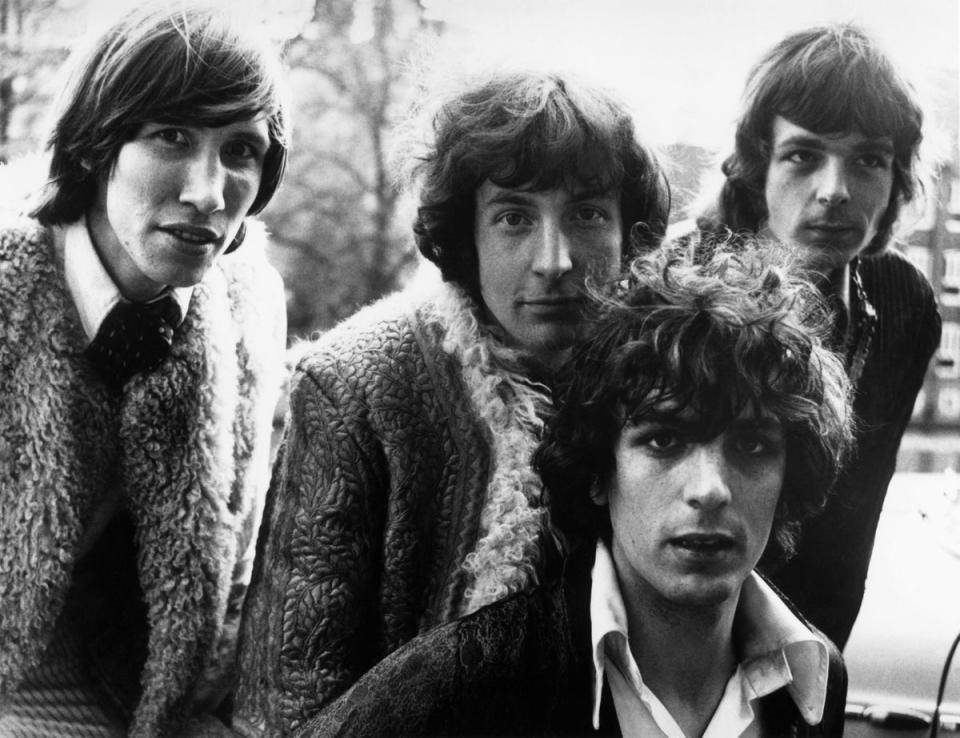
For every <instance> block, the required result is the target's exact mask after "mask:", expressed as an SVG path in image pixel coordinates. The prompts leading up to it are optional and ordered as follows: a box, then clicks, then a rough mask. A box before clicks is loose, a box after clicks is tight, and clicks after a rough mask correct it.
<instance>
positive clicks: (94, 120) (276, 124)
mask: <svg viewBox="0 0 960 738" xmlns="http://www.w3.org/2000/svg"><path fill="white" fill-rule="evenodd" d="M285 97H286V88H285V87H284V83H283V76H282V74H281V69H280V64H279V61H278V60H277V59H276V58H275V56H274V54H273V53H272V51H271V50H270V49H269V48H267V47H265V46H264V45H263V44H262V43H261V42H260V41H259V40H258V39H256V38H254V37H253V36H252V35H251V34H250V33H248V32H246V31H243V30H241V29H240V28H239V26H238V25H237V24H236V23H235V22H233V21H231V20H230V19H229V18H227V17H226V15H225V14H224V13H223V11H222V10H220V11H218V10H216V9H214V8H207V7H203V6H196V7H194V6H189V5H185V6H180V5H177V4H175V7H174V8H171V7H169V3H168V4H167V5H165V6H159V5H150V6H148V7H146V8H144V9H138V10H134V11H131V12H130V13H128V14H126V15H125V16H123V18H121V19H120V20H119V21H118V22H117V23H115V24H114V25H113V26H111V27H110V28H109V29H107V31H106V32H104V34H103V35H102V36H100V37H99V38H98V39H97V40H96V41H95V43H94V44H93V45H92V47H91V48H90V49H88V50H86V51H85V53H83V54H81V55H79V56H78V57H75V59H74V60H73V72H72V75H71V77H70V78H69V81H68V83H67V85H66V87H65V88H64V90H63V91H62V93H61V99H60V103H59V108H58V112H57V115H56V119H55V122H54V127H53V132H52V133H51V135H50V139H49V142H48V148H49V149H50V150H51V154H52V156H51V160H50V172H49V178H48V183H47V186H46V189H45V191H44V193H43V195H42V198H41V200H40V202H39V203H38V205H37V206H36V207H35V208H34V209H33V210H32V212H31V215H32V216H33V217H35V218H37V219H38V220H39V221H40V222H41V223H43V224H44V225H55V224H60V223H71V222H73V221H75V220H77V219H79V218H80V217H81V216H82V215H83V214H84V213H85V212H86V211H87V210H88V209H89V208H90V206H91V205H92V203H93V200H94V198H95V196H96V194H97V190H98V184H99V182H100V181H101V180H102V179H103V178H104V177H105V176H107V175H109V173H110V172H111V170H112V169H113V166H114V164H115V163H116V161H117V157H118V156H119V154H120V149H121V148H122V147H123V145H124V144H126V143H127V142H128V141H131V140H132V139H133V138H134V136H135V135H136V133H137V130H138V129H139V128H140V127H141V126H142V125H143V124H145V123H149V122H162V123H179V124H185V125H195V126H206V127H219V126H224V125H227V124H230V123H234V122H237V121H241V120H246V119H248V118H253V117H255V116H259V115H262V116H264V117H265V118H266V120H267V128H268V131H269V136H270V146H269V149H268V150H267V153H266V156H265V158H264V162H263V172H262V174H261V178H260V188H259V190H258V192H257V195H256V198H255V199H254V201H253V205H252V206H251V208H250V211H249V214H250V215H254V214H256V213H259V212H260V211H261V210H263V208H264V207H266V205H267V203H268V202H269V201H270V198H271V197H273V194H274V192H275V191H276V189H277V187H278V186H279V184H280V181H281V179H282V178H283V172H284V169H285V167H286V161H287V149H288V146H289V142H288V139H289V130H288V128H289V123H288V120H287V110H286V106H285Z"/></svg>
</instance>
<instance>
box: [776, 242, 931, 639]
mask: <svg viewBox="0 0 960 738" xmlns="http://www.w3.org/2000/svg"><path fill="white" fill-rule="evenodd" d="M860 277H861V279H862V281H863V288H864V292H865V293H866V296H867V299H868V301H869V302H870V303H871V304H872V305H873V307H874V309H875V310H876V313H877V325H876V333H875V334H874V337H873V341H872V343H871V346H870V353H869V354H868V356H867V360H866V364H865V365H864V368H863V373H862V374H861V376H860V378H859V380H858V381H857V383H856V386H855V387H854V391H855V395H854V404H853V406H854V411H855V413H856V416H857V421H858V425H859V428H858V435H857V442H856V449H855V457H854V458H853V459H852V461H851V462H850V464H849V465H848V467H847V468H846V469H845V470H844V472H843V473H842V475H841V477H840V479H839V480H838V482H837V485H836V487H835V488H834V491H833V493H832V495H831V496H830V498H829V499H828V500H827V505H826V507H825V509H824V511H823V512H822V513H821V514H820V515H819V516H818V517H816V518H814V519H813V520H810V521H809V522H808V523H807V524H806V525H805V526H804V528H803V530H802V533H801V536H800V541H799V545H798V549H797V554H796V556H794V558H792V559H791V560H790V561H789V562H788V563H787V564H786V565H784V566H783V567H781V568H780V569H778V570H776V571H773V572H770V573H771V578H772V579H773V581H774V582H775V583H776V584H777V586H778V587H779V588H780V589H781V590H782V591H783V593H784V594H786V595H787V596H788V597H789V598H790V599H791V600H793V602H794V603H795V604H796V605H797V606H798V607H799V608H800V610H801V612H803V613H804V614H805V615H806V616H807V617H808V618H809V619H810V620H811V621H812V622H813V623H814V624H815V625H816V626H817V627H818V628H820V630H822V631H823V632H824V633H826V634H827V635H828V636H829V637H830V639H831V640H832V641H833V642H834V643H836V644H837V646H838V647H839V648H841V649H843V647H844V645H845V644H846V642H847V639H848V638H849V636H850V631H851V629H852V628H853V624H854V621H855V620H856V618H857V613H858V612H859V611H860V603H861V601H862V600H863V593H864V584H865V582H866V577H867V568H868V566H869V564H870V556H871V553H872V552H873V541H874V536H875V534H876V530H877V523H878V521H879V518H880V510H881V508H882V507H883V500H884V498H885V497H886V494H887V487H888V486H889V484H890V478H891V477H892V476H893V472H894V469H895V468H896V460H897V450H898V449H899V447H900V439H901V437H902V436H903V432H904V430H905V428H906V426H907V423H908V422H909V420H910V415H911V413H912V411H913V405H914V402H915V400H916V397H917V393H918V392H919V391H920V387H921V385H922V384H923V378H924V375H925V373H926V370H927V364H928V363H929V361H930V357H931V356H932V355H933V353H934V351H936V349H937V347H938V346H939V344H940V314H939V311H938V309H937V302H936V299H935V297H934V294H933V289H932V288H931V287H930V284H929V282H928V281H927V279H926V278H925V277H924V276H923V275H922V274H921V273H920V272H919V271H918V270H917V269H916V267H914V266H913V264H911V263H910V262H909V261H908V260H907V259H906V258H905V257H904V256H903V255H902V254H901V253H899V252H898V251H896V250H893V249H888V250H886V251H883V252H881V253H879V254H874V255H871V256H864V257H861V258H860Z"/></svg>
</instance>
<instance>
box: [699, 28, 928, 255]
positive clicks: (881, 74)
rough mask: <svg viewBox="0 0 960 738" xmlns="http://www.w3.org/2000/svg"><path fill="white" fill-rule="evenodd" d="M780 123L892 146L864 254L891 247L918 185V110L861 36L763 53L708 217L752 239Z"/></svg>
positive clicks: (831, 31)
mask: <svg viewBox="0 0 960 738" xmlns="http://www.w3.org/2000/svg"><path fill="white" fill-rule="evenodd" d="M777 116H781V117H783V118H785V119H787V120H788V121H790V122H791V123H793V124H795V125H798V126H801V127H802V128H806V129H807V130H810V131H813V132H814V133H817V134H821V135H822V134H832V133H848V132H851V131H859V132H860V133H862V134H863V135H864V136H867V137H869V138H882V137H887V136H889V137H890V138H891V139H892V141H893V149H894V158H893V186H892V188H891V192H890V201H889V204H888V206H887V210H886V212H885V213H884V215H883V217H882V218H881V220H880V223H879V224H878V228H877V234H876V236H874V238H873V240H872V241H871V242H870V244H869V245H868V246H867V249H866V253H873V252H876V251H881V250H882V249H883V248H884V247H885V246H886V244H887V243H888V242H889V240H890V236H891V234H892V232H893V226H894V224H895V223H896V221H897V217H898V216H899V214H900V208H901V207H902V206H903V205H904V204H906V203H908V202H910V201H911V200H913V198H914V196H915V195H916V193H917V192H918V190H919V189H920V188H921V187H922V185H921V184H920V180H919V176H918V169H919V149H920V142H921V139H922V137H923V133H922V128H923V111H922V109H921V107H920V104H919V102H918V100H917V95H916V91H915V90H914V89H913V87H912V86H911V85H910V83H909V82H907V81H906V80H905V79H904V78H903V77H902V76H901V75H900V74H899V73H898V72H897V70H896V69H895V68H894V66H893V63H892V62H891V60H890V58H889V57H888V56H887V55H886V54H885V53H884V51H883V50H882V49H881V48H879V47H878V46H877V44H876V42H875V41H874V40H873V39H872V38H871V37H870V36H869V35H867V34H866V33H865V32H864V31H863V30H862V29H860V28H858V27H857V26H855V25H851V24H837V25H830V26H822V27H816V28H810V29H808V30H805V31H800V32H798V33H795V34H792V35H790V36H788V37H787V38H785V39H783V40H782V41H780V43H778V44H777V45H776V46H774V47H773V48H772V49H770V50H769V51H768V52H767V53H766V54H765V55H764V56H763V57H762V58H761V59H760V61H759V62H758V63H757V64H756V65H755V66H754V67H753V69H752V70H751V72H750V74H749V76H748V78H747V84H746V87H745V89H744V95H743V108H742V113H741V115H740V118H739V121H738V123H737V128H736V138H735V141H734V151H733V154H731V155H730V156H729V157H728V158H727V159H726V160H725V161H724V162H723V166H722V169H723V173H724V175H725V176H726V181H725V183H724V185H723V188H722V190H721V193H720V198H719V202H718V204H717V207H718V210H719V212H717V213H715V214H714V215H710V216H707V217H706V218H704V221H705V222H704V223H703V224H702V225H703V226H708V225H709V221H710V220H711V218H712V217H716V219H717V220H719V221H720V223H722V224H723V225H725V226H727V227H729V228H731V229H733V230H734V231H746V232H749V233H756V232H757V231H758V230H759V229H760V227H761V226H762V223H763V221H764V220H765V219H766V217H767V205H766V200H765V197H764V188H765V185H766V178H767V170H768V168H769V165H770V156H771V150H772V136H773V121H774V118H776V117H777Z"/></svg>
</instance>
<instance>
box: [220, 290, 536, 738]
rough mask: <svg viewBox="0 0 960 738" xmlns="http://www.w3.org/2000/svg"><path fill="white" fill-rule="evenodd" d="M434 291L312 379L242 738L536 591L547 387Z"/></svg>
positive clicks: (352, 330)
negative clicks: (474, 616)
mask: <svg viewBox="0 0 960 738" xmlns="http://www.w3.org/2000/svg"><path fill="white" fill-rule="evenodd" d="M437 289H438V293H437V294H432V295H429V296H427V295H424V294H422V293H419V292H418V291H417V290H416V289H408V290H407V291H406V293H405V294H404V293H401V294H399V295H396V296H393V297H391V298H387V299H386V300H384V301H382V302H380V303H378V304H375V305H372V306H370V307H368V308H366V309H364V310H363V311H361V312H360V313H358V314H357V315H355V316H354V317H353V318H351V319H349V320H348V321H346V322H345V323H343V324H342V325H341V326H339V327H338V328H336V329H334V330H332V331H330V332H329V333H327V334H326V335H325V336H323V338H322V339H321V340H320V341H319V342H318V343H317V344H316V345H315V346H313V347H312V350H311V351H310V352H309V353H308V354H307V355H306V356H305V358H304V359H303V360H302V361H301V362H300V365H299V366H298V368H297V371H296V374H295V376H294V379H293V382H292V385H293V390H292V392H291V398H290V417H289V419H288V422H287V435H286V439H285V445H284V447H283V450H282V452H281V453H282V456H281V458H280V459H279V460H278V462H277V465H276V467H275V470H274V479H273V483H272V484H271V489H270V493H269V495H268V501H267V512H266V513H265V516H264V525H263V528H262V530H261V543H260V544H259V548H260V550H259V551H258V558H257V566H256V571H255V572H254V576H253V581H252V582H251V592H250V597H249V598H248V603H247V609H246V612H245V615H244V621H243V635H242V638H241V647H240V651H241V655H240V663H241V666H240V676H239V678H240V683H239V686H238V690H237V695H236V704H237V715H236V720H235V722H234V727H235V728H238V729H240V730H243V731H246V732H247V733H249V734H253V735H256V734H259V733H260V732H261V731H266V734H267V735H281V734H286V733H288V732H289V731H291V730H293V729H294V728H296V727H297V726H299V725H301V724H303V722H304V721H305V720H307V719H309V718H310V717H311V716H312V715H314V714H315V713H316V712H317V711H318V710H319V709H320V708H321V707H322V705H324V704H325V703H326V702H328V701H329V700H331V699H333V698H334V697H336V696H337V695H338V694H340V693H341V692H343V691H344V690H345V689H346V688H347V687H349V686H350V685H351V684H352V683H353V682H354V681H356V679H358V678H359V677H360V676H361V675H362V674H363V673H364V672H365V671H366V670H367V669H369V668H370V667H371V666H372V665H373V664H375V663H376V662H377V661H379V660H380V659H381V658H383V657H384V656H385V655H387V654H388V653H390V652H391V651H393V650H394V649H396V648H397V647H399V646H400V645H402V644H403V643H405V642H407V641H408V640H410V639H411V638H413V637H414V636H415V635H417V634H418V633H421V632H424V631H425V630H427V629H429V628H432V627H434V626H436V625H438V624H441V623H445V622H448V621H450V620H451V619H453V618H455V617H457V616H459V615H461V614H463V613H464V612H469V611H471V610H473V609H476V607H479V606H480V605H481V604H483V602H484V601H486V600H489V601H493V600H495V599H498V598H500V597H503V596H505V595H507V594H509V593H510V592H511V591H520V590H523V589H525V588H526V587H528V586H530V585H532V584H533V583H534V582H535V581H536V570H537V569H538V567H539V545H540V532H541V530H542V509H541V508H539V506H538V504H537V502H538V501H539V495H540V486H539V481H538V479H537V477H536V475H535V474H534V472H533V471H532V469H531V468H530V463H529V462H530V453H531V452H532V450H533V448H534V446H535V445H536V442H537V437H538V432H539V423H540V420H539V414H538V408H541V409H542V407H543V403H545V402H549V399H548V397H547V395H546V390H545V388H544V387H543V386H542V385H535V384H533V383H531V382H530V381H529V380H527V379H525V377H524V376H523V375H522V373H520V372H515V371H511V370H510V369H508V368H507V366H511V364H510V363H509V362H507V361H500V360H499V359H497V360H495V357H494V356H493V354H495V353H497V351H498V346H497V345H496V344H495V343H494V342H492V341H490V340H487V339H486V338H485V337H484V336H485V334H484V333H483V331H482V330H481V329H480V327H479V326H478V322H477V310H476V307H475V306H474V305H473V304H472V303H471V302H470V301H469V300H468V299H467V298H466V297H465V296H464V295H463V294H462V293H460V292H459V291H458V290H457V289H455V288H453V287H451V286H449V285H440V286H439V287H438V288H437ZM500 358H503V357H502V356H501V357H500ZM514 366H515V365H514Z"/></svg>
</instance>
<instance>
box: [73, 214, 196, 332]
mask: <svg viewBox="0 0 960 738" xmlns="http://www.w3.org/2000/svg"><path fill="white" fill-rule="evenodd" d="M63 268H64V272H65V274H66V279H67V288H68V289H69V290H70V296H71V297H72V298H73V302H74V304H75V305H76V306H77V312H78V313H79V314H80V322H81V324H82V325H83V331H84V333H86V335H87V340H88V341H92V340H93V338H94V336H96V335H97V331H98V330H100V324H101V323H103V319H104V318H106V317H107V313H109V312H110V310H111V309H112V308H113V306H114V305H116V304H117V303H118V302H119V301H120V300H123V299H125V298H124V297H123V296H122V295H121V294H120V290H119V288H118V287H117V285H116V283H115V282H114V281H113V278H112V277H111V276H110V274H109V272H107V269H106V267H104V265H103V262H102V261H100V256H99V255H98V254H97V251H96V249H95V248H94V247H93V241H91V240H90V233H89V231H88V230H87V219H86V216H84V217H82V218H81V219H80V220H78V221H76V222H75V223H71V224H70V225H68V226H66V227H65V228H64V255H63ZM167 292H169V293H170V294H171V295H173V297H174V299H175V300H176V301H177V304H178V305H179V306H180V315H181V316H186V314H187V309H188V308H189V307H190V296H191V295H192V294H193V287H177V288H171V289H169V290H167V291H165V292H164V293H163V294H166V293H167ZM161 296H162V295H158V296H157V298H155V299H159V297H161ZM151 302H152V301H151ZM182 320H183V319H182V317H181V322H182Z"/></svg>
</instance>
